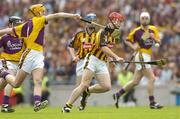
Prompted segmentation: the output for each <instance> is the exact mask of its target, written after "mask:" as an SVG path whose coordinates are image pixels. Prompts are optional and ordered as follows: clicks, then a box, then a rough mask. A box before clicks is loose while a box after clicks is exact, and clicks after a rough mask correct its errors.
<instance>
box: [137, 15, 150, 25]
mask: <svg viewBox="0 0 180 119" xmlns="http://www.w3.org/2000/svg"><path fill="white" fill-rule="evenodd" d="M150 19H151V18H150V14H149V13H148V12H142V13H141V14H140V23H141V25H143V26H147V25H149V23H150Z"/></svg>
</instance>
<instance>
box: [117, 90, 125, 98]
mask: <svg viewBox="0 0 180 119" xmlns="http://www.w3.org/2000/svg"><path fill="white" fill-rule="evenodd" d="M125 92H126V91H125V90H124V89H123V88H122V89H121V90H119V92H117V93H116V95H117V96H118V97H120V96H121V95H123V94H124V93H125Z"/></svg>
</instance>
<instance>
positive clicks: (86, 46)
mask: <svg viewBox="0 0 180 119" xmlns="http://www.w3.org/2000/svg"><path fill="white" fill-rule="evenodd" d="M85 19H86V20H88V21H96V19H97V17H96V14H94V13H89V14H87V15H86V16H85ZM96 33H97V30H96V28H95V26H94V25H91V24H90V25H89V24H86V28H85V29H84V30H82V31H80V32H78V33H76V35H75V36H74V37H73V39H72V41H71V42H70V43H69V50H70V54H71V56H72V58H73V62H74V63H77V65H76V76H77V82H76V84H77V86H78V85H79V84H80V82H81V79H82V74H83V70H84V68H83V64H84V58H85V56H86V55H87V53H88V52H89V50H90V48H91V47H92V46H93V44H94V41H95V37H96ZM79 109H80V110H81V109H83V106H81V105H80V107H79Z"/></svg>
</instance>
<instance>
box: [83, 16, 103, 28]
mask: <svg viewBox="0 0 180 119" xmlns="http://www.w3.org/2000/svg"><path fill="white" fill-rule="evenodd" d="M80 20H81V21H83V22H86V23H89V24H93V25H96V26H99V27H101V28H105V26H103V25H101V24H98V23H96V22H93V21H88V20H86V19H83V18H81V19H80Z"/></svg>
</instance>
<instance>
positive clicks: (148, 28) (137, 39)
mask: <svg viewBox="0 0 180 119" xmlns="http://www.w3.org/2000/svg"><path fill="white" fill-rule="evenodd" d="M140 23H141V26H139V27H137V28H135V29H134V30H132V31H131V32H130V33H129V35H128V37H127V39H126V41H125V43H126V44H127V45H128V46H129V47H130V48H131V49H133V50H134V52H137V55H136V56H135V61H145V62H148V61H151V54H152V46H153V44H155V43H156V44H157V43H160V38H159V33H158V30H157V28H156V27H155V26H153V25H149V23H150V15H149V13H148V12H142V13H141V14H140ZM143 76H146V77H147V78H148V79H149V80H148V86H147V89H148V95H149V101H150V108H151V109H160V108H162V106H161V105H160V104H158V103H157V102H156V101H155V99H154V82H155V76H154V74H153V71H152V69H151V65H149V64H145V65H144V64H136V71H135V74H134V80H131V81H130V82H129V83H127V84H126V85H125V86H124V87H123V88H122V89H120V91H119V92H117V93H115V94H114V95H113V98H114V99H115V101H116V103H115V105H116V107H117V108H118V101H119V98H120V97H121V96H122V95H123V94H124V93H125V92H127V91H129V90H130V89H132V88H133V87H134V86H136V85H138V84H139V82H140V81H141V79H142V77H143Z"/></svg>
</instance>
